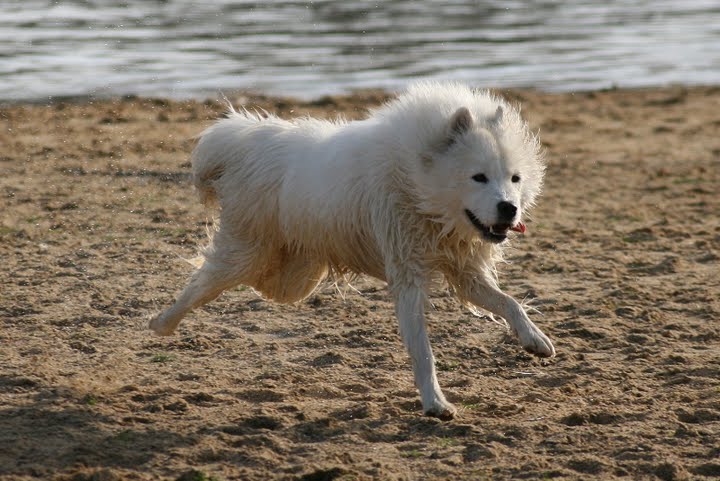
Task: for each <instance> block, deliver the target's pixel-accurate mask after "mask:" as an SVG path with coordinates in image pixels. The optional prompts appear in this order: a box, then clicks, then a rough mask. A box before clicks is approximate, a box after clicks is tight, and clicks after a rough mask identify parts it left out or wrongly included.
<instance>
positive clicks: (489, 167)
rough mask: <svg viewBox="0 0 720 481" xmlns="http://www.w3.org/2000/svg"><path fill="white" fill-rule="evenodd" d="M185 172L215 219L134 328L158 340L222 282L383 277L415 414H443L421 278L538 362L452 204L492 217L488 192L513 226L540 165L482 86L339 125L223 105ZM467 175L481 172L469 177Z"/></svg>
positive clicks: (544, 342)
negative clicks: (143, 324)
mask: <svg viewBox="0 0 720 481" xmlns="http://www.w3.org/2000/svg"><path fill="white" fill-rule="evenodd" d="M192 165H193V176H194V183H195V186H196V187H197V189H198V191H199V193H200V197H201V199H202V201H203V202H205V203H206V204H217V205H218V206H219V207H220V218H219V224H218V226H217V232H216V233H215V235H214V236H213V238H212V241H211V243H210V245H209V247H208V248H207V249H206V250H205V251H204V253H203V254H204V258H205V260H204V263H203V265H202V266H201V267H200V268H199V269H198V270H197V271H196V272H195V274H194V275H193V277H192V279H191V281H190V284H189V285H188V287H187V288H186V289H185V290H184V291H183V292H182V293H181V294H180V295H179V297H178V299H177V301H176V303H175V304H174V305H173V306H172V307H170V308H169V309H168V310H166V311H165V312H163V313H161V314H160V315H158V316H157V317H155V318H154V319H153V320H152V321H151V322H150V327H151V328H152V329H153V330H154V331H155V332H157V333H158V334H162V335H169V334H171V333H172V332H173V331H174V330H175V329H176V328H177V326H178V324H179V323H180V320H181V319H182V317H183V316H184V315H185V314H187V312H189V311H190V310H191V309H193V308H195V307H198V306H201V305H203V304H205V303H206V302H208V301H210V300H212V299H214V298H215V297H217V296H218V295H219V294H220V293H221V292H222V291H223V290H225V289H228V288H231V287H233V286H236V285H238V284H245V285H249V286H252V287H253V288H254V289H255V290H256V291H257V292H259V293H260V294H261V295H263V296H264V297H267V298H270V299H274V300H276V301H278V302H296V301H300V300H302V299H304V298H305V297H307V296H308V295H310V294H311V293H312V292H313V290H314V289H315V288H316V287H317V285H318V284H319V283H320V282H321V281H322V280H323V279H325V278H326V277H327V276H328V275H344V274H346V273H354V274H366V275H370V276H373V277H376V278H378V279H383V280H385V281H387V283H388V286H389V289H390V291H391V293H392V295H393V297H394V299H395V302H396V313H397V317H398V320H399V323H400V332H401V335H402V337H403V340H404V342H405V344H406V346H407V348H408V352H409V354H410V358H411V360H412V365H413V370H414V373H415V382H416V384H417V386H418V389H419V390H420V394H421V398H422V403H423V409H424V411H425V413H426V414H428V415H433V416H439V417H451V416H453V415H454V414H455V408H454V407H453V406H452V405H451V404H450V403H448V402H447V401H446V400H445V397H444V396H443V393H442V391H441V390H440V386H439V385H438V382H437V377H436V374H435V366H434V357H433V354H432V350H431V347H430V343H429V341H428V336H427V332H426V323H425V317H424V307H425V303H426V299H427V292H428V289H429V288H430V287H431V285H432V284H433V283H435V282H437V281H441V280H443V279H444V280H445V281H447V283H448V284H449V286H450V287H451V288H452V290H453V291H454V292H455V293H456V295H457V296H458V298H459V299H460V300H461V301H462V302H463V303H465V304H466V305H468V306H478V307H481V308H483V309H486V310H488V311H490V312H492V313H494V314H497V315H499V316H501V317H503V318H504V319H506V320H507V321H508V323H509V325H510V327H511V328H512V329H513V331H514V332H515V333H516V334H517V335H518V337H519V340H520V343H521V344H522V345H523V347H525V348H526V349H527V350H529V351H532V352H534V353H536V354H538V355H541V356H552V355H554V348H553V346H552V344H551V342H550V340H549V339H548V338H547V337H546V336H545V335H544V334H543V333H542V332H541V331H540V330H539V329H538V328H537V327H536V326H535V325H534V324H533V323H532V322H531V321H530V320H529V319H528V316H527V314H526V313H525V311H524V310H523V308H522V307H521V306H520V305H519V304H518V303H517V302H516V301H515V300H513V299H512V298H511V297H509V296H507V295H506V294H504V293H503V292H501V291H500V290H499V289H498V287H497V283H496V281H495V263H496V262H497V260H499V258H500V255H501V248H502V246H501V244H500V243H498V239H495V242H491V241H490V240H489V239H488V238H487V237H486V236H484V235H481V233H480V231H479V230H478V228H477V227H476V226H474V225H473V223H472V221H471V220H470V217H469V215H468V214H467V213H466V209H467V210H469V211H470V212H472V214H473V215H474V216H475V217H476V219H477V221H479V222H480V223H482V224H483V225H485V226H492V225H495V224H498V223H499V222H500V220H499V219H498V207H497V204H498V202H501V201H504V202H508V203H511V204H513V205H514V206H516V207H517V215H516V217H515V218H514V219H513V221H512V222H513V223H517V222H520V221H521V219H522V216H523V214H524V212H525V211H526V210H527V209H528V208H529V207H530V206H532V205H533V203H534V202H535V199H536V197H537V195H538V194H539V192H540V189H541V185H542V179H543V174H544V164H543V161H542V156H541V154H540V148H539V143H538V141H537V139H536V138H535V137H534V136H533V135H532V134H531V133H530V132H529V130H528V128H527V125H526V124H525V122H524V121H523V120H522V119H521V117H520V115H519V113H518V112H517V111H516V110H515V109H514V108H512V107H511V106H510V105H509V104H507V103H506V102H504V101H503V100H501V99H499V98H497V97H494V96H492V95H490V94H489V93H488V92H486V91H473V90H471V89H469V88H467V87H465V86H462V85H459V84H453V83H442V84H440V83H421V84H417V85H415V86H413V87H411V88H410V89H409V90H408V91H407V92H406V93H405V94H403V95H401V96H400V97H399V98H398V99H396V100H394V101H392V102H390V103H388V104H387V105H385V106H383V107H381V108H379V109H377V110H375V111H374V112H372V114H371V115H370V117H369V118H367V119H366V120H362V121H355V122H343V121H334V122H330V121H323V120H315V119H311V118H304V119H296V120H292V121H288V120H283V119H280V118H278V117H275V116H273V115H268V116H267V117H265V116H259V115H256V114H252V113H249V112H247V111H243V112H234V111H233V112H232V113H230V114H229V116H228V117H227V118H226V119H223V120H220V121H219V122H217V123H216V124H215V125H213V126H212V127H210V128H209V129H207V130H206V131H205V132H204V133H203V134H202V136H201V139H200V141H199V143H198V145H197V148H196V149H195V151H194V153H193V159H192ZM478 173H483V174H484V175H485V176H486V180H487V181H486V182H485V181H482V182H478V181H476V180H473V176H474V175H475V174H478ZM515 175H517V176H519V179H520V180H519V181H518V180H517V179H518V177H516V178H515V181H513V176H515Z"/></svg>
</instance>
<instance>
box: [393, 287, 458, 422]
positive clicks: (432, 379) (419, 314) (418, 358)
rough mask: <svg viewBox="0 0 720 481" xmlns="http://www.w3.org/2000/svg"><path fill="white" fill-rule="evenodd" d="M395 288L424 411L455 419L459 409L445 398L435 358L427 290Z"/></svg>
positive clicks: (439, 416) (397, 304) (397, 309)
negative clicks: (428, 325) (427, 316)
mask: <svg viewBox="0 0 720 481" xmlns="http://www.w3.org/2000/svg"><path fill="white" fill-rule="evenodd" d="M392 290H393V291H394V293H395V312H396V314H397V317H398V321H399V322H400V335H401V336H402V338H403V342H404V343H405V346H406V347H407V350H408V353H409V354H410V359H411V361H412V368H413V374H414V375H415V385H416V386H417V388H418V389H419V390H420V398H421V399H422V405H423V411H424V413H425V414H426V415H427V416H433V417H437V418H441V419H451V418H452V417H453V416H454V415H455V413H456V412H457V410H456V409H455V407H454V406H453V405H452V404H450V403H449V402H447V400H445V396H444V395H443V393H442V391H441V390H440V385H439V384H438V381H437V375H436V373H435V358H434V357H433V353H432V348H431V347H430V340H429V339H428V335H427V328H426V325H425V293H424V291H423V290H422V289H420V288H419V287H415V286H394V288H393V289H392Z"/></svg>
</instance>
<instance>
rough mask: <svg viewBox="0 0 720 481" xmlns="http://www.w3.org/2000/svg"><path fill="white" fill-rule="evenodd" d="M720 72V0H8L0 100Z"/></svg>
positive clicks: (643, 79)
mask: <svg viewBox="0 0 720 481" xmlns="http://www.w3.org/2000/svg"><path fill="white" fill-rule="evenodd" d="M418 78H438V79H459V80H464V81H467V82H469V83H472V84H473V85H478V86H488V87H490V86H504V87H510V86H514V87H517V86H522V87H535V88H540V89H545V90H562V91H570V90H587V89H596V88H607V87H612V86H620V87H629V86H645V85H664V84H668V83H679V84H720V1H718V0H712V1H710V0H697V1H695V0H688V1H678V0H657V1H642V0H641V1H630V0H606V1H602V2H600V1H582V0H579V1H573V2H565V1H548V0H538V1H532V0H510V1H499V0H492V1H480V2H470V1H461V0H455V1H447V2H440V1H430V0H425V1H422V0H395V1H392V2H378V1H372V2H369V1H355V0H351V1H315V2H288V1H263V2H247V1H233V2H231V1H226V0H217V1H208V2H191V1H188V0H125V1H110V0H83V1H80V0H75V1H47V0H45V1H40V0H3V1H2V2H0V99H5V100H23V99H34V100H41V99H44V98H47V97H51V96H75V95H89V94H95V95H117V94H141V95H160V96H170V97H192V96H207V95H211V96H213V95H216V94H217V92H218V91H221V90H222V91H232V90H234V89H246V88H249V89H254V90H259V91H263V92H268V93H276V94H290V95H298V96H302V97H316V96H319V95H323V94H328V93H338V92H343V91H348V90H352V89H357V88H371V87H385V88H391V89H392V88H400V87H402V86H403V85H405V84H407V83H408V82H409V81H410V80H412V79H418Z"/></svg>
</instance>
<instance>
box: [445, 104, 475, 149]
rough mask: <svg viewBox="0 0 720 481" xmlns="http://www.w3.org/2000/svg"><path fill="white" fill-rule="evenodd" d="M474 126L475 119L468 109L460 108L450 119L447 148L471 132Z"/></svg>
mask: <svg viewBox="0 0 720 481" xmlns="http://www.w3.org/2000/svg"><path fill="white" fill-rule="evenodd" d="M472 125H473V117H472V114H471V113H470V111H469V110H468V109H467V107H460V108H459V109H457V110H456V111H455V113H454V114H453V115H452V117H450V123H449V124H448V130H447V142H446V144H447V146H448V147H449V146H451V145H452V144H454V143H455V140H457V138H458V137H460V136H461V135H462V134H464V133H465V132H467V131H468V130H470V128H471V127H472Z"/></svg>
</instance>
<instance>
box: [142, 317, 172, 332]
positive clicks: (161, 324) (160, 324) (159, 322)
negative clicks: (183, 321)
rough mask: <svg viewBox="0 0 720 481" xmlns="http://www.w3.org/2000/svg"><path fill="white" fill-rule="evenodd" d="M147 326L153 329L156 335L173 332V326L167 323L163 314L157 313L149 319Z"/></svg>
mask: <svg viewBox="0 0 720 481" xmlns="http://www.w3.org/2000/svg"><path fill="white" fill-rule="evenodd" d="M148 327H149V328H150V329H151V330H153V331H155V334H157V335H158V336H170V335H172V333H173V332H175V327H174V326H171V325H168V323H167V322H166V320H165V316H163V315H162V314H158V315H157V316H155V317H153V318H152V319H150V322H149V323H148Z"/></svg>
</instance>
